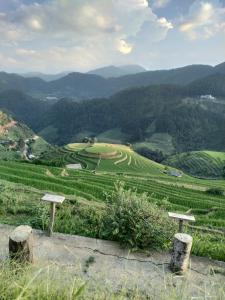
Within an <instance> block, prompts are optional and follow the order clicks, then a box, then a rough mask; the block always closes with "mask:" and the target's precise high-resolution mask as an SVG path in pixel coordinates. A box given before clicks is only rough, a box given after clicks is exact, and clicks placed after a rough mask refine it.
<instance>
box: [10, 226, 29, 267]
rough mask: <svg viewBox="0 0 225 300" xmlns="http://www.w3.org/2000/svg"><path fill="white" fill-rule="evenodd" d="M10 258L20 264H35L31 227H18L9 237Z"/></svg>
mask: <svg viewBox="0 0 225 300" xmlns="http://www.w3.org/2000/svg"><path fill="white" fill-rule="evenodd" d="M9 256H10V258H11V259H13V260H17V261H18V262H21V263H25V262H30V263H32V262H33V235H32V228H31V227H30V226H24V225H22V226H18V227H16V229H15V230H14V231H13V232H12V233H11V234H10V236H9Z"/></svg>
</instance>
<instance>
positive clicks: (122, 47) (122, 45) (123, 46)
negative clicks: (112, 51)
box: [118, 40, 133, 54]
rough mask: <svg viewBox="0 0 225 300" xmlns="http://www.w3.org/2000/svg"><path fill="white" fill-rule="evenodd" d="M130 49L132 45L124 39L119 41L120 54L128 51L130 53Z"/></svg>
mask: <svg viewBox="0 0 225 300" xmlns="http://www.w3.org/2000/svg"><path fill="white" fill-rule="evenodd" d="M132 49H133V47H132V45H130V44H128V43H127V42H126V41H124V40H120V41H119V43H118V50H119V51H120V52H121V53H122V54H129V53H131V51H132Z"/></svg>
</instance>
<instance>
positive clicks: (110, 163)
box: [0, 144, 225, 260]
mask: <svg viewBox="0 0 225 300" xmlns="http://www.w3.org/2000/svg"><path fill="white" fill-rule="evenodd" d="M102 146H103V145H100V146H99V145H98V144H97V145H96V151H99V149H100V148H101V147H102ZM83 147H84V145H83V144H76V145H74V144H73V145H70V146H69V148H70V149H71V151H68V150H66V149H58V152H57V151H55V150H54V152H49V153H48V155H49V157H46V162H48V163H50V164H51V163H52V162H54V161H60V160H61V162H63V165H65V164H66V163H69V162H70V163H73V162H74V163H75V162H81V163H82V164H83V165H86V170H82V171H76V170H65V169H64V167H63V168H57V167H52V166H47V165H34V164H30V163H20V162H4V161H0V180H1V182H5V181H7V182H10V184H12V185H14V184H16V188H19V187H20V185H22V186H24V188H21V190H20V191H19V192H9V195H10V196H7V197H6V199H10V201H9V200H4V197H2V199H3V200H1V201H3V203H6V204H7V203H8V201H9V205H8V204H7V205H8V206H9V207H8V211H7V213H5V211H4V210H3V208H2V210H1V211H0V222H6V223H11V224H21V223H28V224H32V226H34V227H35V226H36V225H37V222H36V220H37V219H38V218H39V219H40V216H38V214H39V212H40V207H39V205H40V201H39V199H40V197H41V194H42V193H44V192H46V191H48V192H53V193H57V194H64V195H66V198H67V200H69V201H66V202H65V204H63V206H62V207H61V209H60V211H61V213H60V214H59V220H58V221H57V222H58V223H57V224H58V225H56V230H58V231H62V232H66V233H74V234H84V235H89V236H92V233H91V232H90V230H89V229H88V230H87V228H86V227H85V226H87V225H85V226H84V227H83V229H82V230H81V229H80V227H79V225H76V224H77V222H78V224H80V223H82V222H83V221H82V220H78V221H77V219H73V218H76V214H75V215H74V203H75V202H77V201H82V203H83V202H85V203H88V207H90V205H94V207H95V208H96V207H97V208H98V207H101V206H102V205H103V206H104V202H105V199H106V194H107V193H111V192H112V191H113V189H114V185H115V183H116V182H117V181H123V182H125V186H126V188H131V189H137V191H138V192H140V193H143V192H146V193H148V194H149V195H151V198H150V199H151V201H154V202H156V203H158V204H159V205H163V207H165V208H166V209H167V210H169V211H176V212H182V213H185V212H187V211H189V213H192V214H194V215H195V216H196V223H195V225H196V226H204V227H208V228H213V229H219V230H221V229H224V228H225V218H224V216H225V197H224V196H214V195H209V194H207V193H206V192H205V190H206V189H207V188H209V187H214V186H219V187H222V188H224V189H225V181H224V180H201V179H196V178H193V177H190V176H187V175H184V176H183V177H182V178H175V177H171V176H169V175H166V174H164V173H163V172H162V171H163V169H164V167H163V166H162V165H160V164H157V163H155V162H152V161H150V160H148V159H145V158H143V157H141V156H140V155H138V154H136V153H135V152H133V151H132V150H131V149H129V148H128V147H125V146H121V145H117V146H114V147H117V149H118V151H119V150H120V151H121V152H122V155H121V158H115V159H104V160H103V159H102V160H101V162H100V164H99V167H98V168H97V170H96V172H95V173H93V169H96V161H98V160H97V159H92V158H86V157H82V158H81V156H79V155H78V154H77V152H79V151H81V150H82V149H83ZM72 148H73V150H74V151H72ZM128 155H129V156H130V157H131V159H130V158H128ZM124 158H126V159H124ZM119 160H120V162H119V163H118V164H117V165H115V164H114V163H115V161H119ZM33 189H35V190H36V191H37V192H35V193H34V192H33ZM2 190H3V191H4V190H5V188H4V185H3V188H2ZM12 195H14V196H12ZM17 196H18V197H19V202H20V201H21V204H20V205H19V206H18V207H19V208H18V210H17V211H16V218H15V212H13V211H14V210H13V208H15V207H16V205H15V203H14V202H13V201H14V200H13V199H14V198H15V197H16V198H17ZM4 201H6V202H4ZM16 201H17V200H16ZM74 201H75V202H74ZM11 202H12V203H11ZM6 204H4V205H6ZM32 207H33V208H32ZM65 214H66V216H65ZM67 214H69V217H68V216H67ZM41 215H42V214H41ZM60 216H61V217H60ZM62 216H63V217H62ZM67 218H69V219H70V224H69V225H68V222H67V221H66V220H67ZM82 218H83V217H82ZM82 218H81V219H82ZM39 223H40V222H39ZM39 223H38V224H39ZM39 226H40V225H39ZM76 226H77V228H76ZM208 239H210V241H209V240H208ZM208 239H206V237H205V235H204V236H203V237H201V238H199V237H198V239H197V241H198V242H196V243H195V245H194V253H196V254H201V255H202V254H203V255H208V256H210V257H211V256H212V257H214V258H217V259H223V260H225V252H224V250H225V249H224V246H223V243H224V239H222V237H221V235H218V237H217V236H215V235H212V236H210V237H209V238H208ZM206 241H207V242H206ZM205 248H207V249H208V250H207V251H206V252H205V250H204V249H205Z"/></svg>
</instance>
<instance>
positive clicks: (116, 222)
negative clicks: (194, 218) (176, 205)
mask: <svg viewBox="0 0 225 300" xmlns="http://www.w3.org/2000/svg"><path fill="white" fill-rule="evenodd" d="M150 201H151V198H150V197H149V196H148V195H147V194H141V195H140V194H137V193H136V192H135V191H132V190H128V191H127V190H125V189H124V184H121V183H120V184H117V185H116V189H115V192H113V193H112V195H110V196H109V198H108V204H107V208H106V211H105V213H104V215H103V220H102V229H101V237H102V238H107V239H110V240H115V241H118V242H120V243H121V244H123V245H124V246H128V247H130V248H132V249H138V248H140V249H153V248H154V249H156V248H161V249H163V248H166V247H167V246H168V245H169V243H170V241H171V239H172V237H173V235H174V233H175V229H176V225H175V223H174V222H172V221H171V220H170V219H169V218H168V216H167V214H166V213H165V211H163V210H162V209H160V208H159V207H158V206H157V205H156V204H153V203H151V202H150Z"/></svg>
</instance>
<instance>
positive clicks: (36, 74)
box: [21, 72, 70, 82]
mask: <svg viewBox="0 0 225 300" xmlns="http://www.w3.org/2000/svg"><path fill="white" fill-rule="evenodd" d="M69 73H70V72H62V73H58V74H44V73H39V72H29V73H25V74H21V76H23V77H24V78H33V77H36V78H40V79H42V80H44V81H47V82H49V81H52V80H57V79H60V78H62V77H64V76H66V75H68V74H69Z"/></svg>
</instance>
